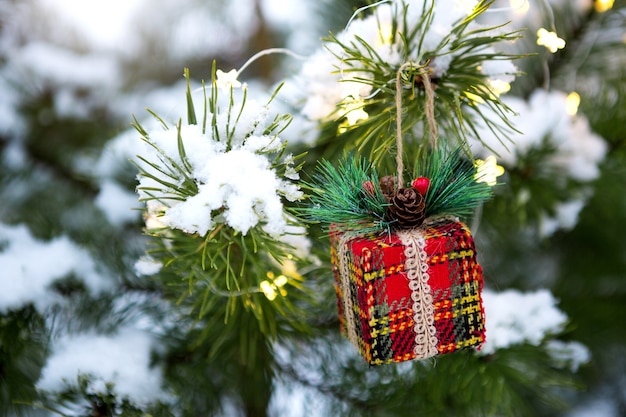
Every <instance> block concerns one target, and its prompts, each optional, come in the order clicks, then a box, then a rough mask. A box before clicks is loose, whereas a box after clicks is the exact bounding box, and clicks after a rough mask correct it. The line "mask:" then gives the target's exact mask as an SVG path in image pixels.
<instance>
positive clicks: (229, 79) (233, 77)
mask: <svg viewBox="0 0 626 417" xmlns="http://www.w3.org/2000/svg"><path fill="white" fill-rule="evenodd" d="M238 76H239V73H238V72H237V70H235V69H232V70H230V71H228V72H224V71H222V70H217V71H215V77H216V80H215V84H216V85H217V86H218V87H219V88H220V89H221V90H224V91H230V89H231V88H239V87H241V82H239V81H238V80H237V77H238Z"/></svg>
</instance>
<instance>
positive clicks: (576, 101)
mask: <svg viewBox="0 0 626 417" xmlns="http://www.w3.org/2000/svg"><path fill="white" fill-rule="evenodd" d="M579 105H580V95H578V93H577V92H576V91H572V92H571V93H569V94H568V95H567V98H566V99H565V111H566V112H567V114H569V115H570V116H574V115H575V114H576V113H577V112H578V106H579Z"/></svg>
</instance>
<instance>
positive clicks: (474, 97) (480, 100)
mask: <svg viewBox="0 0 626 417" xmlns="http://www.w3.org/2000/svg"><path fill="white" fill-rule="evenodd" d="M463 94H465V97H467V98H469V99H470V100H472V101H473V102H475V103H478V104H484V103H485V100H483V98H482V97H481V96H479V95H477V94H474V93H470V92H469V91H464V92H463Z"/></svg>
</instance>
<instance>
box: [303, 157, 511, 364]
mask: <svg viewBox="0 0 626 417" xmlns="http://www.w3.org/2000/svg"><path fill="white" fill-rule="evenodd" d="M418 163H419V164H418V166H419V167H423V168H421V170H420V171H419V172H418V174H420V175H421V176H418V178H416V179H415V180H413V181H412V182H411V183H410V185H409V186H408V187H406V188H404V187H403V186H402V181H398V180H397V178H398V177H392V176H385V177H382V178H378V177H377V175H376V173H375V172H372V171H373V169H372V168H371V166H368V165H367V164H365V163H364V162H363V161H362V160H361V161H359V160H357V159H355V158H352V159H348V160H347V161H346V162H344V163H340V165H339V166H338V167H335V166H333V165H331V164H330V163H328V162H327V161H325V162H323V163H322V166H321V173H320V174H319V175H318V176H317V179H318V182H319V183H320V184H323V185H324V188H323V189H322V188H321V187H318V188H317V189H319V190H322V191H321V192H318V193H317V194H313V195H312V197H311V200H312V203H313V204H312V205H311V206H310V207H309V208H308V209H306V212H307V213H308V215H309V216H310V217H311V218H312V220H315V221H317V222H324V223H327V224H328V225H329V236H330V246H331V261H332V264H333V272H334V280H335V289H336V294H337V300H338V307H339V319H340V325H341V330H342V331H343V333H344V334H345V335H346V336H347V337H348V339H349V340H350V341H351V342H352V343H353V344H354V345H355V346H356V347H357V349H358V350H359V352H360V353H361V355H362V356H363V357H364V358H365V360H366V361H367V362H368V363H369V364H371V365H382V364H388V363H393V362H402V361H406V360H411V359H425V358H429V357H433V356H436V355H441V354H445V353H451V352H455V351H457V350H461V349H469V348H479V347H480V346H481V345H482V344H483V343H484V341H485V315H484V310H483V304H482V298H481V291H482V289H483V273H482V268H481V266H480V265H479V264H478V262H477V259H476V248H475V245H474V239H473V237H472V234H471V233H470V231H469V229H468V227H467V226H466V225H465V224H464V223H463V222H461V221H460V220H459V218H458V217H457V216H461V215H464V216H469V215H470V214H471V213H472V212H473V211H474V210H475V208H476V207H477V206H478V205H479V204H482V203H483V202H484V201H486V200H488V199H489V198H490V197H491V196H492V195H493V191H492V188H491V185H492V184H494V183H495V177H496V176H497V175H501V174H502V171H501V169H500V167H499V166H497V165H496V164H495V159H488V160H487V161H476V162H474V163H472V162H471V161H470V160H469V159H467V158H466V157H465V156H464V154H463V151H462V150H461V148H458V149H456V150H454V151H448V150H447V149H446V148H445V147H438V148H436V149H434V150H433V151H432V152H431V153H427V154H424V155H423V156H422V159H421V160H419V161H418Z"/></svg>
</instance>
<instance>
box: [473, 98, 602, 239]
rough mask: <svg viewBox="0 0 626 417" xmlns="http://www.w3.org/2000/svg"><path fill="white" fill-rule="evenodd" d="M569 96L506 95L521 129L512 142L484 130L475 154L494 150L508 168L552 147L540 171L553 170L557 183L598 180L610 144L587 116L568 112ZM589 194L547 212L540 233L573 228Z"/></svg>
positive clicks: (580, 193) (583, 192)
mask: <svg viewBox="0 0 626 417" xmlns="http://www.w3.org/2000/svg"><path fill="white" fill-rule="evenodd" d="M566 98H567V96H566V94H565V93H563V92H560V91H549V92H548V91H545V90H536V91H535V92H533V94H532V95H531V96H530V98H529V99H528V101H525V100H523V99H521V98H518V97H511V96H505V97H503V99H502V101H503V102H504V103H505V104H506V105H508V106H509V107H510V108H511V109H512V110H513V111H514V112H515V113H517V116H516V117H514V118H512V119H511V122H512V123H513V125H514V126H515V127H516V128H517V129H518V130H519V132H520V133H515V132H513V133H512V134H511V135H510V141H506V140H505V141H504V142H501V141H500V140H499V139H498V138H497V137H496V136H495V135H494V134H493V132H491V130H489V128H487V127H482V128H479V130H478V137H480V139H481V140H482V141H483V142H484V145H483V144H481V143H480V142H479V141H478V140H477V139H475V138H474V139H471V140H470V145H471V147H472V149H473V151H474V154H475V155H476V156H477V157H480V158H484V157H486V156H487V155H490V154H492V153H493V152H495V153H496V155H497V157H498V162H499V163H500V164H502V165H503V166H504V167H505V168H506V169H512V168H515V167H516V166H518V164H520V161H523V160H524V158H526V157H527V155H528V154H529V153H530V152H532V151H533V150H539V149H543V150H546V149H550V152H549V153H548V154H547V156H545V159H544V160H543V161H542V163H541V165H540V166H538V167H537V168H538V169H536V170H535V172H537V174H535V175H546V174H545V173H549V175H551V176H552V178H553V183H554V184H555V187H561V186H563V185H564V184H565V182H566V180H568V179H572V180H575V181H577V182H579V183H582V184H584V183H587V182H590V181H593V180H596V179H597V178H598V177H599V176H600V164H601V163H602V162H603V161H604V158H605V156H606V153H607V151H608V145H607V143H606V142H605V141H604V139H602V138H601V137H600V136H598V135H596V134H595V133H593V132H592V131H591V130H590V128H589V123H588V121H587V119H586V118H585V116H583V115H581V114H576V115H569V114H568V113H567V111H566ZM489 148H491V149H489ZM590 195H591V192H588V190H586V189H585V188H581V189H580V190H578V191H577V192H576V193H575V194H572V195H571V196H570V197H569V199H568V200H566V201H561V202H559V203H558V204H557V205H556V206H555V207H553V208H554V210H555V214H554V215H548V214H547V213H544V214H543V216H542V219H541V225H540V229H541V234H542V235H543V236H550V235H552V234H553V233H554V232H555V231H556V230H559V229H562V230H570V229H572V228H573V227H574V226H575V225H576V224H577V222H578V214H579V212H580V210H581V209H582V208H583V207H584V205H585V203H586V201H587V199H588V197H589V196H590ZM529 197H530V196H529Z"/></svg>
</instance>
